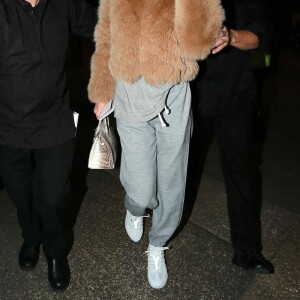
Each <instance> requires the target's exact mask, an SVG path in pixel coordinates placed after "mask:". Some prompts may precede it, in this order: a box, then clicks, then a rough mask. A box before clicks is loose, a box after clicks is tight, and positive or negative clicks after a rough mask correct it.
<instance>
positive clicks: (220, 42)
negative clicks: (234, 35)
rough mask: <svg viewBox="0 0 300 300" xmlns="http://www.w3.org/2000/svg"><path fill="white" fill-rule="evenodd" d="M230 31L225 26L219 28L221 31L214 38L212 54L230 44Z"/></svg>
mask: <svg viewBox="0 0 300 300" xmlns="http://www.w3.org/2000/svg"><path fill="white" fill-rule="evenodd" d="M230 40H231V39H230V31H229V29H228V28H227V27H226V26H223V27H222V28H221V31H220V33H219V35H218V37H217V38H216V40H215V42H214V45H213V50H212V52H211V53H212V54H216V53H218V52H220V51H221V50H222V49H224V48H225V47H227V46H228V45H230Z"/></svg>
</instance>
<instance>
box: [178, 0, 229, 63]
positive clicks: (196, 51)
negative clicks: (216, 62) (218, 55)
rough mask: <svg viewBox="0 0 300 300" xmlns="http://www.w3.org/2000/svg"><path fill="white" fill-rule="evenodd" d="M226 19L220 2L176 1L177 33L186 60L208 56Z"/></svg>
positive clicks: (204, 0)
mask: <svg viewBox="0 0 300 300" xmlns="http://www.w3.org/2000/svg"><path fill="white" fill-rule="evenodd" d="M224 18H225V13H224V10H223V8H222V6H221V3H220V0H175V20H174V24H175V32H176V35H177V38H178V42H179V45H180V48H181V49H182V51H183V53H184V55H185V56H186V58H189V59H197V60H199V59H205V58H206V57H207V56H208V54H209V53H210V51H211V48H212V47H213V42H214V39H215V38H216V37H217V35H218V33H219V31H220V29H221V26H222V23H223V21H224Z"/></svg>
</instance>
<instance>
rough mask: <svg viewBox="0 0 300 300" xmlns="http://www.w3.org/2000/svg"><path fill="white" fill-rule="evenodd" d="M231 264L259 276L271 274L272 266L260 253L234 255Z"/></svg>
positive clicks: (272, 271)
mask: <svg viewBox="0 0 300 300" xmlns="http://www.w3.org/2000/svg"><path fill="white" fill-rule="evenodd" d="M232 263H233V264H234V265H236V266H238V267H241V268H243V269H244V270H251V271H254V272H256V273H261V274H273V273H274V266H273V265H272V263H271V262H269V261H268V260H266V259H265V258H264V256H263V255H262V254H261V253H260V252H256V251H252V252H243V253H239V254H237V253H235V254H234V256H233V258H232Z"/></svg>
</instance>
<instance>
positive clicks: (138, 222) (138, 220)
mask: <svg viewBox="0 0 300 300" xmlns="http://www.w3.org/2000/svg"><path fill="white" fill-rule="evenodd" d="M149 217H150V215H145V216H142V217H135V216H131V218H130V222H131V225H132V226H133V227H134V229H136V230H137V229H140V228H141V226H142V224H143V218H149Z"/></svg>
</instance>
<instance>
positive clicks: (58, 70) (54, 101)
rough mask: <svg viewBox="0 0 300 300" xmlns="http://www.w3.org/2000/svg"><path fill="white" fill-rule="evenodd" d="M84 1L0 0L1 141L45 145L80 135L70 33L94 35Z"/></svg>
mask: <svg viewBox="0 0 300 300" xmlns="http://www.w3.org/2000/svg"><path fill="white" fill-rule="evenodd" d="M95 23H96V11H95V8H93V7H92V6H91V5H89V4H88V3H87V2H86V1H84V0H40V2H39V4H38V5H37V6H36V7H35V8H32V7H31V5H30V3H28V2H26V1H25V0H0V144H2V145H9V146H14V147H20V148H44V147H52V146H55V145H59V144H62V143H64V142H66V141H67V140H69V139H71V138H73V137H74V134H75V127H74V121H73V114H72V111H71V109H70V107H69V101H68V100H69V99H68V98H69V97H68V91H67V84H66V70H65V63H66V53H67V47H68V35H69V32H72V33H74V34H76V35H79V36H84V37H88V38H90V39H92V37H93V31H94V26H95Z"/></svg>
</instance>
